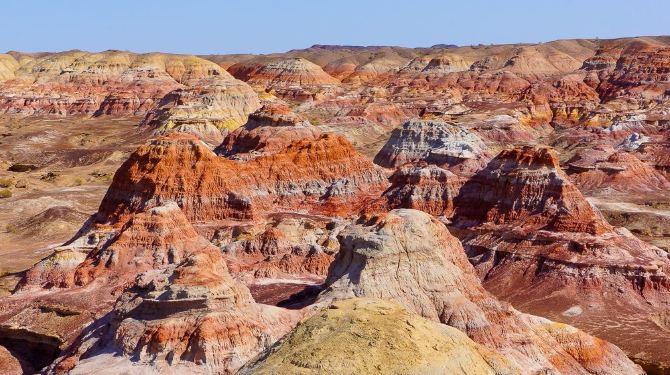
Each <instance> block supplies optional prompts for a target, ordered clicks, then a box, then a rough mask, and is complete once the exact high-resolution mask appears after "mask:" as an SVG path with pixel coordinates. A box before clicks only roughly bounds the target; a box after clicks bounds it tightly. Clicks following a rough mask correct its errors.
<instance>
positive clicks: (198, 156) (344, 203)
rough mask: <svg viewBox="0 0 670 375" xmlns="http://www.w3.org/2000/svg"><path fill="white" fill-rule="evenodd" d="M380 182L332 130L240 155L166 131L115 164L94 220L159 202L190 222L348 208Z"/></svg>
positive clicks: (374, 169)
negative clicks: (241, 158) (264, 152)
mask: <svg viewBox="0 0 670 375" xmlns="http://www.w3.org/2000/svg"><path fill="white" fill-rule="evenodd" d="M385 185H386V178H385V176H384V173H383V171H381V169H379V168H378V167H376V166H374V165H373V164H372V163H371V162H370V161H368V160H367V159H365V158H364V157H362V156H360V155H359V154H358V153H356V151H354V150H353V148H352V147H351V145H350V144H349V143H348V142H347V141H346V140H345V139H344V138H342V137H340V136H337V135H333V134H324V135H321V136H319V138H318V139H315V140H300V141H295V142H293V143H291V144H290V145H289V146H288V147H286V148H284V149H283V150H282V151H281V152H277V153H275V154H272V155H268V156H262V157H257V158H255V159H252V160H250V161H247V162H237V161H233V160H228V159H226V158H224V157H220V156H217V155H216V154H214V152H212V151H211V150H210V149H208V148H207V147H206V146H205V145H204V144H203V143H202V142H200V141H199V140H197V139H196V138H194V137H193V136H188V135H183V134H173V135H170V136H167V137H164V138H160V139H157V140H154V141H151V142H149V143H148V144H146V145H144V146H142V147H140V148H139V149H138V150H137V151H136V152H135V153H133V155H131V156H130V158H129V159H128V160H127V161H126V162H125V163H124V164H123V165H122V166H121V168H120V169H119V170H118V171H117V173H116V174H115V176H114V179H113V181H112V185H111V186H110V188H109V191H108V192H107V194H106V196H105V198H104V199H103V201H102V203H101V205H100V210H99V212H98V221H99V222H118V221H119V220H121V221H123V220H122V219H119V218H122V217H123V216H124V215H127V214H128V213H131V212H138V211H141V210H143V209H144V207H145V206H147V205H151V204H154V203H155V202H163V201H176V202H178V203H179V205H180V207H181V208H182V210H183V211H184V212H185V214H186V216H187V218H188V219H189V220H191V221H194V222H199V221H204V220H220V219H226V218H238V219H240V218H253V217H255V216H258V215H261V213H264V214H267V213H269V212H270V211H271V210H273V209H288V210H297V209H301V210H304V211H307V210H309V209H310V208H318V209H319V210H321V212H331V213H338V214H347V213H351V212H355V210H356V209H360V207H361V205H363V204H364V203H365V200H366V197H372V196H374V194H375V193H378V192H379V191H381V190H382V189H383V188H384V187H385Z"/></svg>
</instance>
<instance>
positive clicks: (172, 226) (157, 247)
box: [23, 202, 213, 290]
mask: <svg viewBox="0 0 670 375" xmlns="http://www.w3.org/2000/svg"><path fill="white" fill-rule="evenodd" d="M93 233H94V234H97V233H101V232H100V230H98V231H96V232H93ZM76 245H77V244H74V246H72V247H70V248H67V247H66V248H64V249H62V250H60V251H57V252H56V253H55V254H53V255H52V256H50V257H48V258H46V259H45V260H43V261H42V262H40V263H38V264H36V265H35V266H33V267H32V268H31V269H29V270H28V271H27V272H26V276H25V278H24V280H23V285H24V288H25V287H28V286H34V285H39V286H42V287H47V288H51V287H57V288H73V287H75V286H85V285H88V284H90V283H92V282H93V281H94V280H99V282H102V283H103V284H104V285H105V288H106V289H116V290H120V289H122V288H124V287H126V286H128V284H129V283H131V282H133V281H134V279H135V276H136V275H137V274H139V273H142V272H145V271H148V270H153V269H163V268H166V267H169V266H170V265H175V264H178V263H179V262H180V261H181V260H182V259H184V258H185V257H186V256H187V255H188V254H189V253H191V252H194V251H197V250H200V249H205V248H213V246H212V244H211V243H210V242H209V241H207V240H206V239H204V238H203V237H201V236H200V235H198V233H197V232H196V231H195V229H194V228H193V226H192V225H191V223H189V222H188V220H187V219H186V217H185V216H184V214H183V213H182V211H181V210H180V209H179V207H178V206H177V205H176V203H174V202H166V203H165V204H163V205H160V206H157V207H153V208H151V209H147V210H146V211H144V212H138V213H136V214H134V215H132V216H131V217H130V219H129V220H128V221H127V222H126V223H125V224H124V225H123V226H122V227H120V228H118V231H112V233H111V234H109V235H108V238H106V239H103V240H101V241H100V242H99V243H98V244H97V246H95V247H94V248H93V250H91V251H90V252H89V253H88V254H87V255H86V258H85V259H80V260H79V263H78V264H73V265H72V267H70V268H62V267H59V263H62V261H61V259H62V258H64V257H65V254H67V253H76V251H77V247H76Z"/></svg>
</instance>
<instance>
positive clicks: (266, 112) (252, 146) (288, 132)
mask: <svg viewBox="0 0 670 375" xmlns="http://www.w3.org/2000/svg"><path fill="white" fill-rule="evenodd" d="M320 135H321V132H319V131H318V130H317V129H316V128H315V127H314V126H312V124H310V123H309V121H307V120H306V119H304V118H303V117H301V116H299V115H296V114H295V113H294V112H293V111H291V109H290V108H289V107H288V106H287V105H285V104H283V103H267V104H265V105H264V106H263V107H262V108H261V109H259V110H258V111H256V112H254V113H252V114H251V115H250V116H249V121H248V122H247V123H246V124H245V125H244V126H243V127H241V128H239V129H237V130H236V131H234V132H232V133H230V134H229V135H228V136H227V137H226V138H225V139H224V140H223V142H222V143H221V145H219V147H218V148H217V149H216V150H215V151H216V153H217V154H219V155H224V156H227V157H231V158H235V159H249V158H253V157H256V156H260V155H267V154H272V153H276V152H280V151H281V150H283V149H285V148H286V147H288V146H289V145H290V144H291V143H293V142H296V141H301V140H316V139H317V138H318V137H319V136H320Z"/></svg>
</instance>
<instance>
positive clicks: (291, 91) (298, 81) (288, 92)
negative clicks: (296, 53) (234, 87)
mask: <svg viewBox="0 0 670 375" xmlns="http://www.w3.org/2000/svg"><path fill="white" fill-rule="evenodd" d="M228 71H229V72H230V73H231V74H232V75H233V76H235V77H236V78H238V79H241V80H243V81H246V82H247V83H248V84H250V85H252V86H254V87H258V88H260V89H262V90H265V91H268V92H274V93H276V94H277V95H279V96H281V97H283V98H285V99H290V100H297V101H305V100H312V99H320V98H321V97H323V96H324V95H325V96H327V95H330V94H332V93H333V89H335V87H336V86H338V85H339V84H340V81H339V80H338V79H336V78H334V77H332V76H330V75H328V73H326V72H324V71H323V69H322V68H321V67H320V66H318V65H316V64H314V63H312V62H310V61H309V60H306V59H304V58H300V57H298V58H288V59H281V60H274V61H269V62H265V63H260V62H252V63H245V62H242V63H239V64H235V65H233V66H231V67H229V68H228Z"/></svg>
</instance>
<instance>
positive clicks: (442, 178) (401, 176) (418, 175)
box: [365, 164, 465, 217]
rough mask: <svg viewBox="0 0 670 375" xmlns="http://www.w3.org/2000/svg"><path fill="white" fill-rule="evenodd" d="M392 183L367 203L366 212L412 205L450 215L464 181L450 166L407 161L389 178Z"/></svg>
mask: <svg viewBox="0 0 670 375" xmlns="http://www.w3.org/2000/svg"><path fill="white" fill-rule="evenodd" d="M389 180H390V182H391V186H390V187H389V188H388V189H387V190H386V191H385V192H384V193H383V194H382V197H381V198H380V199H378V200H377V201H375V202H373V203H372V204H370V205H369V206H368V207H366V209H365V211H366V212H385V211H388V210H392V209H395V208H412V209H416V210H421V211H424V212H428V213H430V214H431V215H435V216H446V217H451V216H452V215H453V213H454V209H455V207H454V199H455V198H456V197H457V196H458V192H459V190H460V188H461V186H462V185H463V183H464V182H465V179H464V178H462V177H458V176H456V175H455V174H453V173H451V172H449V171H448V170H445V169H442V168H440V167H437V166H434V165H426V164H422V165H418V166H412V165H405V166H402V167H400V168H398V169H397V170H396V171H395V173H394V174H393V175H392V176H391V178H390V179H389Z"/></svg>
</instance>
